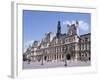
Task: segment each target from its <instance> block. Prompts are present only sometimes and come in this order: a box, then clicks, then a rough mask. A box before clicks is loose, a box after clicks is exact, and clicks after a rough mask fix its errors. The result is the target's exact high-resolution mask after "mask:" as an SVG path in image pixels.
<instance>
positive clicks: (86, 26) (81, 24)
mask: <svg viewBox="0 0 100 80" xmlns="http://www.w3.org/2000/svg"><path fill="white" fill-rule="evenodd" d="M78 22H79V27H78V28H79V29H80V30H83V31H87V30H88V29H89V24H88V23H86V22H84V21H82V20H80V21H78ZM75 23H76V21H75V20H72V21H68V20H66V21H63V25H67V24H69V25H71V24H75Z"/></svg>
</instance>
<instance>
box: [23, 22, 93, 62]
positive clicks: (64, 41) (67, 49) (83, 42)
mask: <svg viewBox="0 0 100 80" xmlns="http://www.w3.org/2000/svg"><path fill="white" fill-rule="evenodd" d="M78 26H79V23H78V21H76V22H75V23H73V24H68V25H67V28H68V32H67V33H62V32H61V23H60V21H58V24H57V32H56V34H53V33H52V32H49V33H46V34H45V37H44V38H43V39H42V40H41V41H34V42H33V44H32V46H31V47H29V48H28V49H27V50H26V51H25V53H24V54H26V57H27V59H30V61H33V62H36V61H41V60H43V61H47V62H48V61H64V60H65V59H67V60H71V61H77V60H82V61H88V60H90V59H91V47H90V46H91V40H90V38H91V34H90V33H88V34H84V35H78Z"/></svg>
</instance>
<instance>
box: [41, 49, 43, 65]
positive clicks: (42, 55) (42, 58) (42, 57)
mask: <svg viewBox="0 0 100 80" xmlns="http://www.w3.org/2000/svg"><path fill="white" fill-rule="evenodd" d="M43 53H44V50H43V52H42V55H41V57H42V63H41V65H44V64H43Z"/></svg>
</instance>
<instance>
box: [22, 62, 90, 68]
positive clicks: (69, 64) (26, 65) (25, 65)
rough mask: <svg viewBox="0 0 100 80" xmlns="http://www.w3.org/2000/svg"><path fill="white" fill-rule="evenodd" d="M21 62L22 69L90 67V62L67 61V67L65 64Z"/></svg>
mask: <svg viewBox="0 0 100 80" xmlns="http://www.w3.org/2000/svg"><path fill="white" fill-rule="evenodd" d="M41 64H42V62H41V61H40V62H30V63H28V62H23V69H42V68H56V67H79V66H90V65H91V62H90V61H87V62H85V61H67V66H64V65H65V62H64V61H63V62H43V65H41Z"/></svg>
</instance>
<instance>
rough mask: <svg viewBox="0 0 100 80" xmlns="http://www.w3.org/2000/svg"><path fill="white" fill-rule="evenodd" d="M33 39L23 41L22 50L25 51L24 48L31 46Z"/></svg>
mask: <svg viewBox="0 0 100 80" xmlns="http://www.w3.org/2000/svg"><path fill="white" fill-rule="evenodd" d="M33 42H34V40H30V41H27V42H26V43H24V52H25V51H26V49H27V48H28V47H29V46H31V45H32V44H33Z"/></svg>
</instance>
